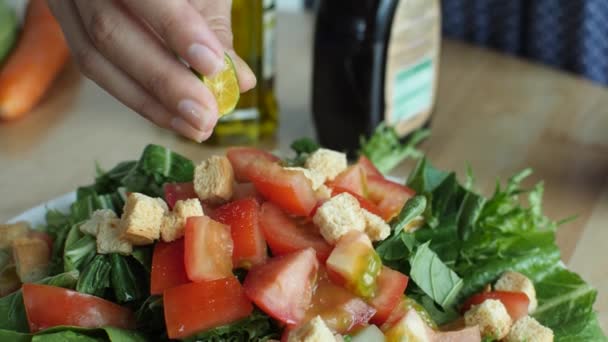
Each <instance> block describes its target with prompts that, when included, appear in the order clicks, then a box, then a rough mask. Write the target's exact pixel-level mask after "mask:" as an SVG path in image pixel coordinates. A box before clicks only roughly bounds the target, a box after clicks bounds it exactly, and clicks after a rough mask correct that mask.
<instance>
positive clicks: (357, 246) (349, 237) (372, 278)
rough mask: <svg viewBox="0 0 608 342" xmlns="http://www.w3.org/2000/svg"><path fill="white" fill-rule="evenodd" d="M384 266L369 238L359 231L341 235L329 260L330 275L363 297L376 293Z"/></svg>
mask: <svg viewBox="0 0 608 342" xmlns="http://www.w3.org/2000/svg"><path fill="white" fill-rule="evenodd" d="M381 267H382V262H381V261H380V257H379V256H378V254H377V253H376V251H375V250H374V247H373V246H372V242H371V241H370V239H369V237H367V235H366V234H365V233H363V232H360V231H356V230H355V231H350V232H348V233H346V235H344V236H343V237H341V238H340V240H338V243H337V244H336V247H335V248H334V249H333V251H332V252H331V254H330V255H329V258H328V259H327V270H328V272H329V275H330V277H332V279H333V280H334V281H336V282H337V283H338V284H344V287H346V288H347V289H348V290H350V291H352V292H353V293H354V294H356V295H358V296H360V297H363V298H371V297H373V296H374V294H375V293H376V288H377V284H376V279H377V277H378V274H379V273H380V269H381Z"/></svg>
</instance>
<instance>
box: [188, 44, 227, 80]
mask: <svg viewBox="0 0 608 342" xmlns="http://www.w3.org/2000/svg"><path fill="white" fill-rule="evenodd" d="M188 56H189V57H190V59H191V61H192V64H193V65H192V66H193V67H194V68H195V69H196V70H197V71H198V72H201V73H202V74H203V75H205V76H208V77H213V76H215V75H216V74H218V73H219V72H220V71H222V69H224V58H223V56H218V55H217V54H216V53H215V52H213V51H211V49H209V48H208V47H206V46H204V45H201V44H192V45H190V47H189V48H188Z"/></svg>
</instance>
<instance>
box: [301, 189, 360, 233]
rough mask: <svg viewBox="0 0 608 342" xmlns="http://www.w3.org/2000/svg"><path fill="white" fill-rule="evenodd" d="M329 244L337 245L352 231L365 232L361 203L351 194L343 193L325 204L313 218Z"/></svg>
mask: <svg viewBox="0 0 608 342" xmlns="http://www.w3.org/2000/svg"><path fill="white" fill-rule="evenodd" d="M312 221H313V222H314V223H315V224H316V225H317V227H319V230H320V232H321V235H323V238H325V240H326V241H327V242H329V243H330V244H332V245H335V244H336V242H337V241H338V239H340V237H342V236H343V235H344V234H346V233H348V232H349V231H351V230H358V231H361V232H362V231H364V230H365V216H363V210H362V209H361V207H360V206H359V202H358V201H357V199H356V198H355V197H353V195H351V194H349V193H341V194H339V195H337V196H334V197H332V198H331V199H329V200H328V201H326V202H325V203H323V204H322V205H321V206H320V207H319V208H318V209H317V212H316V213H315V215H314V216H313V218H312Z"/></svg>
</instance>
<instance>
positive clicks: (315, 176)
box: [285, 167, 325, 190]
mask: <svg viewBox="0 0 608 342" xmlns="http://www.w3.org/2000/svg"><path fill="white" fill-rule="evenodd" d="M285 170H291V171H298V172H302V173H303V174H304V176H305V177H306V178H308V179H309V180H310V184H311V185H312V189H313V190H317V189H319V188H320V187H321V186H322V185H323V183H325V176H324V175H323V174H321V173H319V172H318V171H315V170H310V169H305V168H303V167H286V168H285Z"/></svg>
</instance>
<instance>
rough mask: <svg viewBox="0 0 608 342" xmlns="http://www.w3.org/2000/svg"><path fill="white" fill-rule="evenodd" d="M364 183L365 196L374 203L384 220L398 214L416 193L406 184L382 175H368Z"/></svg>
mask: <svg viewBox="0 0 608 342" xmlns="http://www.w3.org/2000/svg"><path fill="white" fill-rule="evenodd" d="M366 184H367V194H368V196H367V198H368V199H370V200H371V201H372V202H374V203H376V205H377V206H378V209H379V210H380V212H382V215H381V216H382V218H383V219H384V220H385V221H389V220H390V219H392V218H393V217H394V216H396V215H397V214H399V212H400V211H401V208H403V205H404V204H405V202H407V200H408V199H410V198H412V197H413V196H414V195H415V194H416V193H415V192H414V190H412V189H410V188H408V187H407V186H405V185H401V184H399V183H396V182H393V181H390V180H388V179H386V178H384V177H376V176H369V177H367V183H366Z"/></svg>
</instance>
